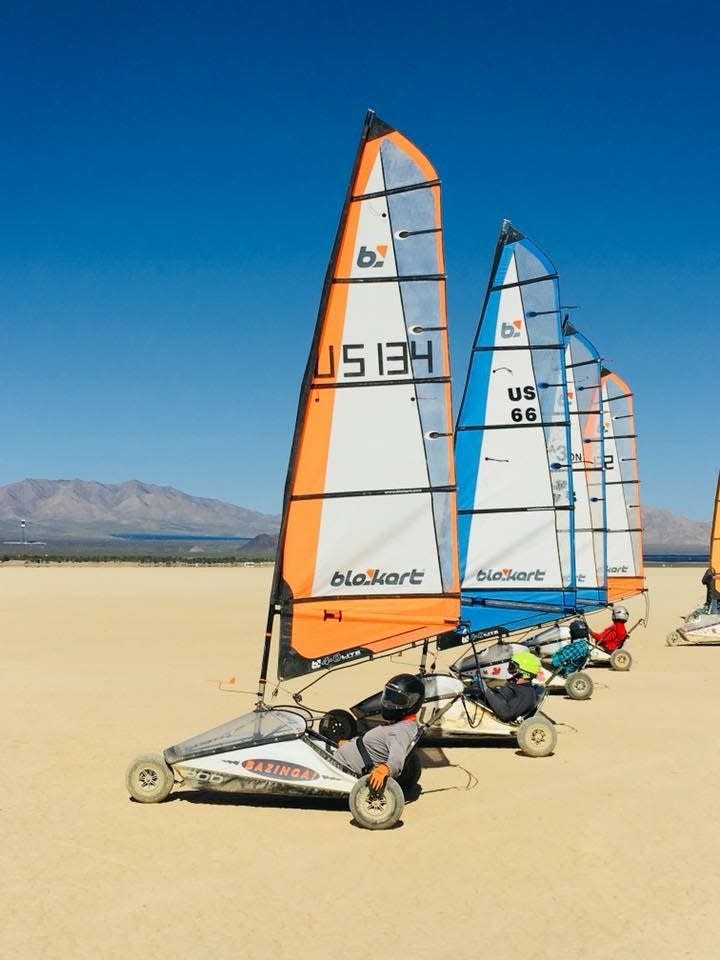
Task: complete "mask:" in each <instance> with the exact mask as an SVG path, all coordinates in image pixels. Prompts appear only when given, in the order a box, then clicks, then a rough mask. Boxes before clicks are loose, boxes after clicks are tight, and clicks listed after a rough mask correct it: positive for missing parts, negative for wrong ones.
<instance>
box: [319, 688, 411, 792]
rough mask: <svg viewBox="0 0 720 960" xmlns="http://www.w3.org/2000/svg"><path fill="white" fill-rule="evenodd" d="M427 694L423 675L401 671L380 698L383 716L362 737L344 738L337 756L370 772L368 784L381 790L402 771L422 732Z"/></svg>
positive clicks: (361, 772) (360, 771) (359, 771)
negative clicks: (421, 712)
mask: <svg viewBox="0 0 720 960" xmlns="http://www.w3.org/2000/svg"><path fill="white" fill-rule="evenodd" d="M424 697H425V687H424V685H423V682H422V680H420V678H419V677H414V676H413V675H412V674H410V673H399V674H398V675H397V676H396V677H392V678H391V679H390V680H388V682H387V683H386V684H385V689H384V690H383V692H382V699H381V701H380V709H381V712H382V717H383V720H386V721H387V722H386V723H384V724H382V725H381V726H378V727H373V729H372V730H368V732H367V733H364V734H363V735H362V736H361V737H354V738H353V739H352V740H346V741H344V742H342V741H341V745H340V747H339V748H338V750H337V753H336V756H337V758H338V759H339V760H340V761H341V762H342V763H344V764H345V766H347V767H350V769H351V770H354V771H355V772H356V773H357V774H358V776H363V775H364V774H366V773H369V775H370V776H369V780H368V784H369V786H370V789H371V790H373V791H381V790H382V789H383V787H384V786H385V781H386V780H387V778H388V777H397V776H399V774H400V773H401V772H402V769H403V767H404V766H405V761H406V760H407V757H408V754H409V753H410V751H411V750H412V748H413V747H414V746H415V740H416V738H417V734H418V721H417V714H418V710H419V709H420V707H421V706H422V702H423V699H424Z"/></svg>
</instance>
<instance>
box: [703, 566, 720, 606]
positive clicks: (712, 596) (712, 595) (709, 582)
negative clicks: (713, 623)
mask: <svg viewBox="0 0 720 960" xmlns="http://www.w3.org/2000/svg"><path fill="white" fill-rule="evenodd" d="M701 583H702V585H703V586H704V587H705V590H706V594H705V606H706V607H707V612H708V613H717V610H718V593H717V590H716V589H715V572H714V570H713V569H712V567H708V568H707V570H706V571H705V573H704V574H703V577H702V580H701ZM713 604H715V607H714V608H713Z"/></svg>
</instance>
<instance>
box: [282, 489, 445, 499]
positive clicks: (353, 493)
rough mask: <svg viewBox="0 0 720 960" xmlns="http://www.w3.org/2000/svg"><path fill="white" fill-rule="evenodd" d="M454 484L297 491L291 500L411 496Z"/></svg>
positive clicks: (432, 491) (438, 490)
mask: <svg viewBox="0 0 720 960" xmlns="http://www.w3.org/2000/svg"><path fill="white" fill-rule="evenodd" d="M454 492H455V487H454V486H448V485H445V486H441V487H398V488H396V489H393V490H349V491H347V492H346V491H344V490H343V491H338V492H334V493H297V494H294V495H293V497H292V498H291V499H292V502H293V503H295V502H296V501H299V500H341V499H343V497H397V496H411V495H413V494H416V493H418V494H419V493H422V494H428V493H431V494H432V493H454Z"/></svg>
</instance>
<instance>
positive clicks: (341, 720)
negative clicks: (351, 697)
mask: <svg viewBox="0 0 720 960" xmlns="http://www.w3.org/2000/svg"><path fill="white" fill-rule="evenodd" d="M318 730H319V732H320V735H321V736H323V737H325V739H326V740H330V742H331V743H338V742H339V741H340V740H352V738H353V737H356V736H357V732H358V731H357V720H356V719H355V717H354V716H353V715H352V714H351V713H349V712H348V711H347V710H328V712H327V713H326V714H325V716H324V717H322V719H321V720H320V723H319V724H318Z"/></svg>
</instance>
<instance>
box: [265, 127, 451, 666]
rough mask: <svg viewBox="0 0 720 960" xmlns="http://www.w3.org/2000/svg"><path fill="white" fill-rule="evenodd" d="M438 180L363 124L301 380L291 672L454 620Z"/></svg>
mask: <svg viewBox="0 0 720 960" xmlns="http://www.w3.org/2000/svg"><path fill="white" fill-rule="evenodd" d="M455 528H456V502H455V475H454V458H453V450H452V415H451V397H450V362H449V350H448V342H447V315H446V309H445V265H444V257H443V248H442V223H441V214H440V187H439V180H438V178H437V174H436V172H435V170H434V169H433V167H432V166H431V164H430V162H429V161H428V160H427V158H426V157H425V156H424V155H423V154H422V153H421V152H420V151H419V150H418V149H417V147H415V146H414V144H412V143H411V142H410V141H409V140H407V139H406V138H405V137H404V136H402V134H400V133H398V132H397V131H395V130H394V129H393V128H391V127H389V126H388V125H387V124H385V123H384V122H382V121H378V119H377V118H376V117H374V116H373V117H369V119H368V121H367V122H366V125H365V129H364V131H363V135H362V137H361V142H360V147H359V150H358V155H357V159H356V164H355V169H354V172H353V175H352V178H351V183H350V186H349V189H348V194H347V197H346V202H345V206H344V209H343V213H342V216H341V221H340V226H339V229H338V235H337V239H336V242H335V246H334V248H333V254H332V257H331V261H330V265H329V268H328V273H327V276H326V281H325V287H324V291H323V296H322V299H321V305H320V310H319V314H318V320H317V324H316V330H315V335H314V337H313V344H312V349H311V353H310V358H309V362H308V365H307V368H306V372H305V377H304V379H303V385H302V389H301V396H300V403H299V407H298V417H297V423H296V430H295V439H294V443H293V452H292V455H291V461H290V466H289V468H288V478H287V482H286V490H285V498H284V505H283V522H282V529H281V538H280V543H279V547H278V559H277V563H276V570H275V581H274V588H273V597H272V600H271V609H277V608H279V611H280V645H279V646H280V649H279V660H278V676H279V677H280V679H284V678H289V677H294V676H300V675H302V674H304V673H308V672H311V671H315V670H319V669H325V668H327V667H331V666H334V665H337V664H339V663H345V662H350V661H353V660H356V659H362V658H363V657H366V656H372V655H374V654H376V653H379V652H383V651H388V650H392V649H394V648H396V647H397V646H401V645H402V646H404V645H406V644H409V643H413V642H415V641H417V640H420V639H424V638H425V637H428V636H431V635H433V634H435V633H438V632H440V631H443V630H447V629H448V626H449V625H450V626H452V625H453V624H455V623H457V619H458V614H459V602H458V596H459V583H458V572H457V547H456V536H457V534H456V529H455Z"/></svg>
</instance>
